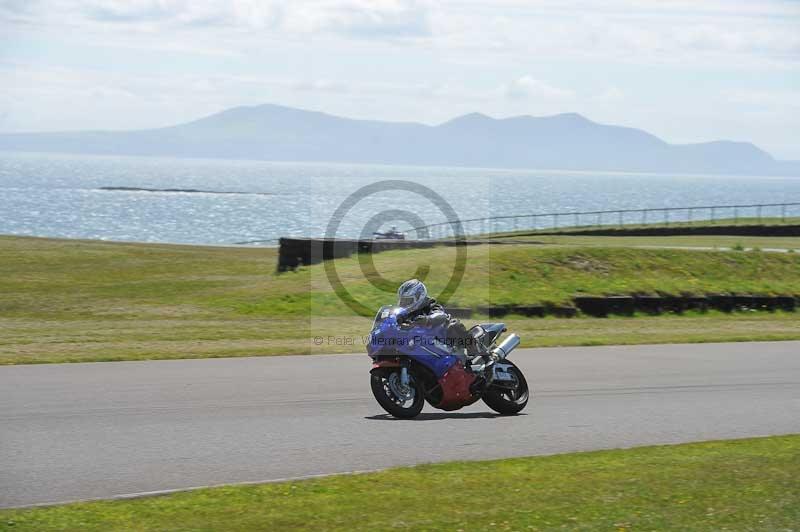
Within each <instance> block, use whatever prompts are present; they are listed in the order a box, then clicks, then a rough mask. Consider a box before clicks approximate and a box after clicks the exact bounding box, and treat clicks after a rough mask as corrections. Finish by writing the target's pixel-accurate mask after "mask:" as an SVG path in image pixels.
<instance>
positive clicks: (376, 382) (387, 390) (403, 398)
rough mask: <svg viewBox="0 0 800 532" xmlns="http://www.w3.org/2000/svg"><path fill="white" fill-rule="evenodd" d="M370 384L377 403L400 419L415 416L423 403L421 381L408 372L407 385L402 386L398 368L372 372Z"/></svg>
mask: <svg viewBox="0 0 800 532" xmlns="http://www.w3.org/2000/svg"><path fill="white" fill-rule="evenodd" d="M370 386H371V388H372V395H374V396H375V400H376V401H378V404H379V405H381V406H382V407H383V409H384V410H386V411H387V412H389V413H390V414H391V415H393V416H394V417H397V418H402V419H409V418H412V417H415V416H416V415H417V414H419V413H420V412H421V411H422V407H423V406H424V405H425V392H424V390H423V389H422V383H420V382H419V381H418V380H417V379H416V378H414V374H413V373H410V372H409V374H408V386H403V384H402V382H401V380H400V368H397V369H391V370H388V371H376V372H374V373H372V374H371V375H370Z"/></svg>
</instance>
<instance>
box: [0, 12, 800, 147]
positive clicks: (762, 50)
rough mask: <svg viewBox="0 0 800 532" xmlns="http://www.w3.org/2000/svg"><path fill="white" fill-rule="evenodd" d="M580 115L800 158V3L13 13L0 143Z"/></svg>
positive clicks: (0, 43) (1, 56)
mask: <svg viewBox="0 0 800 532" xmlns="http://www.w3.org/2000/svg"><path fill="white" fill-rule="evenodd" d="M262 103H275V104H282V105H288V106H293V107H301V108H304V109H312V110H318V111H325V112H328V113H331V114H336V115H341V116H347V117H354V118H370V119H380V120H396V121H416V122H423V123H427V124H437V123H440V122H443V121H446V120H448V119H450V118H453V117H455V116H458V115H461V114H466V113H470V112H481V113H485V114H488V115H490V116H495V117H498V118H500V117H507V116H515V115H534V116H542V115H552V114H556V113H562V112H577V113H581V114H583V115H584V116H586V117H587V118H589V119H591V120H594V121H596V122H601V123H611V124H619V125H625V126H631V127H637V128H641V129H645V130H647V131H649V132H651V133H653V134H655V135H658V136H659V137H661V138H663V139H665V140H667V141H669V142H674V143H685V142H702V141H709V140H719V139H726V140H738V141H749V142H753V143H755V144H756V145H758V146H759V147H761V148H763V149H765V150H767V151H768V152H769V153H771V154H772V155H774V156H775V157H777V158H780V159H800V140H799V139H800V135H799V134H798V132H800V1H771V0H764V1H760V2H747V1H733V0H730V1H728V0H709V1H701V0H675V1H671V0H624V1H623V0H606V1H597V2H587V1H580V0H530V1H523V0H490V1H487V0H484V1H472V0H452V1H433V0H372V1H367V0H307V1H305V0H292V1H286V2H276V1H272V0H262V1H256V0H84V1H77V0H0V131H3V132H10V131H52V130H84V129H138V128H149V127H160V126H166V125H172V124H176V123H181V122H185V121H189V120H192V119H196V118H199V117H202V116H205V115H208V114H212V113H215V112H218V111H221V110H223V109H226V108H229V107H234V106H238V105H257V104H262Z"/></svg>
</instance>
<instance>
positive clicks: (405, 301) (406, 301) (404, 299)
mask: <svg viewBox="0 0 800 532" xmlns="http://www.w3.org/2000/svg"><path fill="white" fill-rule="evenodd" d="M413 305H414V296H401V297H400V300H399V301H398V302H397V306H399V307H403V308H410V307H411V306H413Z"/></svg>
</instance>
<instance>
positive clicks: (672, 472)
mask: <svg viewBox="0 0 800 532" xmlns="http://www.w3.org/2000/svg"><path fill="white" fill-rule="evenodd" d="M798 476H800V436H783V437H771V438H758V439H750V440H734V441H721V442H709V443H697V444H688V445H675V446H659V447H644V448H637V449H629V450H615V451H601V452H592V453H578V454H565V455H557V456H548V457H535V458H519V459H511V460H497V461H488V462H460V463H449V464H437V465H425V466H419V467H412V468H399V469H392V470H388V471H384V472H380V473H371V474H364V475H355V476H335V477H328V478H322V479H316V480H306V481H297V482H284V483H278V484H263V485H254V486H237V487H234V486H232V487H225V488H212V489H204V490H198V491H193V492H186V493H179V494H173V495H168V496H162V497H154V498H146V499H137V500H125V501H109V502H91V503H81V504H70V505H65V506H56V507H48V508H37V509H30V510H6V511H0V528H3V529H4V530H37V531H38V530H86V531H91V530H103V531H105V530H290V529H291V530H387V529H401V530H421V529H424V530H555V529H559V530H563V529H567V530H618V531H625V530H698V531H700V530H714V531H716V530H793V529H795V528H796V526H797V523H799V522H800V490H798V489H797V478H798Z"/></svg>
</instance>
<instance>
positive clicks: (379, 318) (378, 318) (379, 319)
mask: <svg viewBox="0 0 800 532" xmlns="http://www.w3.org/2000/svg"><path fill="white" fill-rule="evenodd" d="M393 310H394V306H392V305H384V306H382V307H381V308H380V310H378V313H377V314H375V319H374V320H373V321H372V329H373V330H375V329H376V328H377V327H378V325H380V324H381V323H383V320H385V319H386V318H388V317H389V316H391V315H392V311H393Z"/></svg>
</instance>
